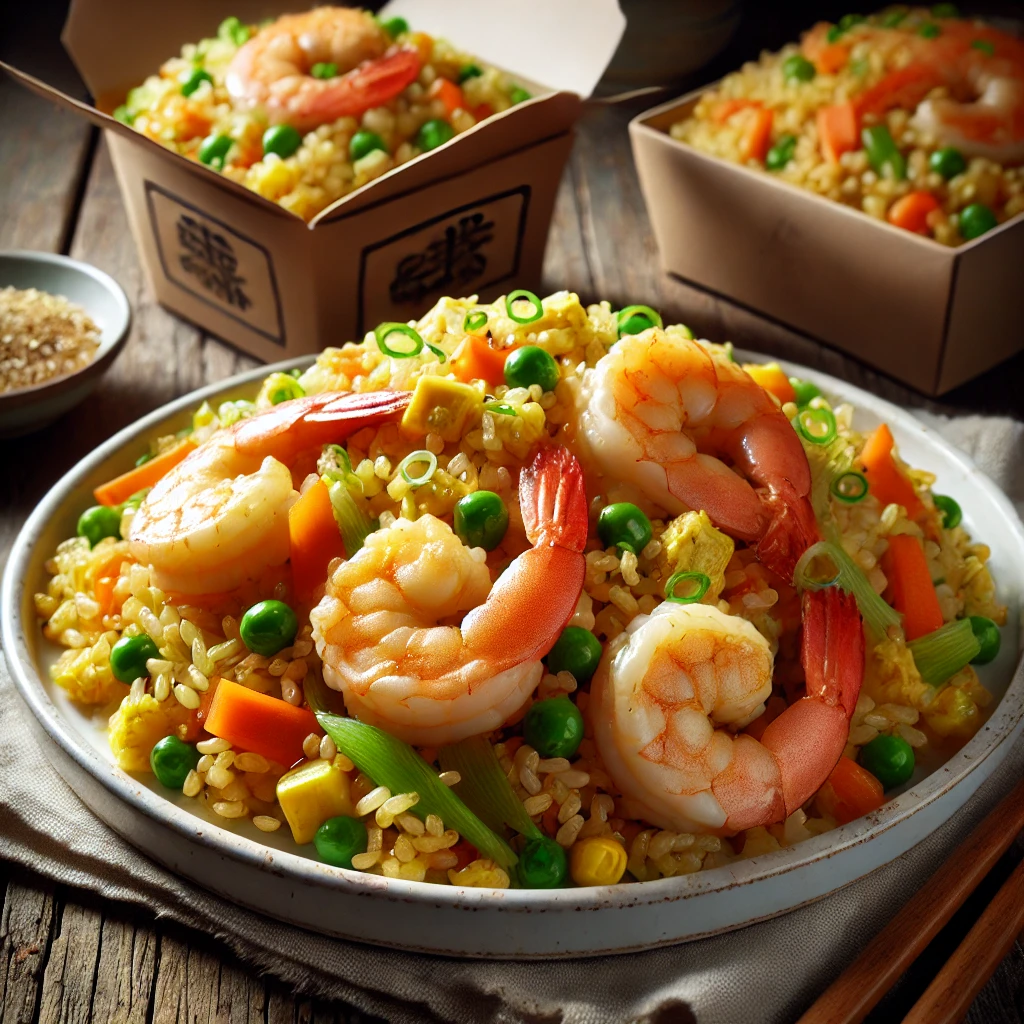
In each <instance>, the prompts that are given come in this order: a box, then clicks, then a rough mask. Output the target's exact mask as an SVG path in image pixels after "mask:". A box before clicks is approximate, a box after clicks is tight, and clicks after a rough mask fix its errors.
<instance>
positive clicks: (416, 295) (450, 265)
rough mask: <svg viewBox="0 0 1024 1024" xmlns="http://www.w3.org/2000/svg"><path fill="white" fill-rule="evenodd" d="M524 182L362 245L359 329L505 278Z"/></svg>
mask: <svg viewBox="0 0 1024 1024" xmlns="http://www.w3.org/2000/svg"><path fill="white" fill-rule="evenodd" d="M529 205H530V187H529V186H528V185H524V186H522V187H520V188H516V189H512V190H510V191H508V192H501V193H499V194H497V195H491V196H486V197H484V198H482V199H478V200H477V201H475V202H472V203H467V204H464V205H461V206H459V207H457V208H456V209H454V210H449V211H448V212H447V213H442V214H440V215H439V216H436V217H432V218H430V220H427V221H423V222H422V223H420V224H416V225H414V226H413V227H411V228H407V229H406V230H405V231H402V232H400V233H399V234H397V235H392V236H391V237H390V238H386V239H384V240H383V241H382V242H377V243H375V244H373V245H370V246H367V247H366V248H365V249H364V250H363V252H362V259H361V265H360V270H359V324H358V330H359V331H360V332H362V331H365V330H368V329H369V328H372V327H374V326H376V325H377V324H378V323H380V322H382V321H384V320H394V319H405V318H406V311H407V315H408V318H409V319H412V318H414V317H420V316H422V315H423V313H424V312H426V309H427V307H429V306H430V305H431V304H432V303H434V302H436V301H437V300H438V299H439V298H441V297H442V296H444V295H455V296H461V295H467V294H471V293H473V292H476V293H478V294H479V293H484V292H486V290H487V289H488V288H490V287H491V286H492V285H496V284H498V283H499V282H501V281H507V280H512V279H513V278H514V277H515V276H516V274H517V273H518V272H519V260H520V252H521V250H522V245H523V234H524V231H525V228H526V215H527V212H528V210H529Z"/></svg>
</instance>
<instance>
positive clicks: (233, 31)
mask: <svg viewBox="0 0 1024 1024" xmlns="http://www.w3.org/2000/svg"><path fill="white" fill-rule="evenodd" d="M217 35H218V36H219V37H220V38H221V39H226V40H227V41H228V42H229V43H234V44H235V46H241V45H242V44H243V43H247V42H248V41H249V36H250V35H252V33H251V32H250V31H249V26H248V25H243V24H242V22H241V21H240V20H239V19H238V18H236V17H235V16H234V15H231V17H230V18H225V19H224V20H223V21H222V22H221V23H220V25H219V26H218V28H217Z"/></svg>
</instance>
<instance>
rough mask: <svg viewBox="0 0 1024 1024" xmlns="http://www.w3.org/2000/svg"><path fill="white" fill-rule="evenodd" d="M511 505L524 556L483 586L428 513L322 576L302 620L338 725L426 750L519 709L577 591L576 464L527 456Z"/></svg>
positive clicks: (559, 453) (580, 510)
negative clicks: (348, 721) (337, 709)
mask: <svg viewBox="0 0 1024 1024" xmlns="http://www.w3.org/2000/svg"><path fill="white" fill-rule="evenodd" d="M519 502H520V507H521V510H522V515H523V524H524V526H525V529H526V536H527V539H528V540H529V541H530V543H531V545H532V547H529V548H527V550H526V551H524V552H523V553H522V554H520V555H519V556H518V557H516V558H515V559H513V561H512V562H511V564H510V565H509V566H508V568H507V569H505V571H504V572H502V574H501V575H500V576H499V577H498V579H497V580H496V581H495V582H494V584H493V586H492V585H491V579H490V574H489V572H488V569H487V566H486V564H485V562H484V552H483V550H482V549H480V548H475V549H471V548H467V547H466V546H465V545H464V544H463V543H462V541H461V540H459V538H458V537H457V536H456V535H455V534H454V532H453V531H452V529H451V527H450V526H448V525H447V524H446V523H444V522H443V521H442V520H440V519H437V518H435V517H434V516H432V515H423V516H421V517H420V518H419V519H416V520H415V521H410V520H405V519H399V520H396V522H395V523H394V525H392V526H390V527H387V528H385V529H381V530H378V531H376V532H375V533H372V534H370V535H369V536H368V537H367V538H366V543H365V546H364V547H363V548H362V549H361V550H360V551H359V552H358V553H357V554H356V555H355V557H354V558H352V559H350V560H349V561H347V562H342V563H341V564H340V565H339V566H338V567H337V568H336V569H335V570H334V572H333V573H332V574H331V576H330V578H329V580H328V582H327V592H326V594H325V596H324V597H323V599H322V600H321V602H320V603H319V604H318V605H317V606H316V607H315V608H314V609H313V611H312V612H311V613H310V621H311V622H312V623H313V639H314V641H315V642H316V647H317V651H318V653H319V654H320V657H321V658H322V660H323V673H324V681H325V682H326V683H327V684H328V685H329V686H331V687H332V688H333V689H335V690H340V691H341V692H342V694H343V695H344V698H345V705H346V707H347V708H348V711H349V713H350V714H351V715H354V716H355V717H357V718H360V719H362V720H363V721H364V722H369V723H371V724H373V725H378V726H380V727H381V728H383V729H386V730H387V731H388V732H389V733H391V734H392V735H394V736H397V737H399V738H400V739H403V740H405V741H406V742H407V743H414V744H429V745H431V746H433V745H435V744H445V743H455V742H457V741H459V740H461V739H465V738H466V737H467V736H476V735H480V734H481V733H486V732H490V731H491V730H492V729H496V728H498V727H499V726H501V725H502V724H503V723H504V722H505V721H507V719H508V718H509V717H510V716H511V715H512V714H513V713H514V712H516V711H517V710H519V709H520V708H521V707H522V706H523V704H525V703H526V701H527V700H528V699H529V697H530V695H531V694H532V693H533V691H534V689H536V687H537V684H538V683H539V682H540V678H541V674H542V671H543V668H542V665H541V662H540V659H541V658H542V657H543V656H544V655H545V654H547V652H548V651H549V650H550V649H551V647H552V646H553V645H554V643H555V641H556V640H557V639H558V637H559V634H560V633H561V631H562V629H563V627H564V626H565V624H566V623H567V622H568V621H569V619H570V618H571V617H572V615H573V612H574V611H575V609H576V604H577V602H578V600H579V596H580V592H581V591H582V589H583V580H584V575H585V559H584V557H583V548H584V546H585V544H586V540H587V525H588V524H587V502H586V494H585V492H584V486H583V473H582V470H581V469H580V466H579V463H578V462H577V461H576V458H575V457H574V456H573V455H572V454H571V453H570V452H569V451H568V450H567V449H565V448H556V447H543V448H540V449H539V450H538V451H537V452H536V454H535V455H534V456H533V457H532V459H531V461H530V462H529V463H528V464H527V465H526V466H525V467H524V468H523V470H522V472H521V474H520V478H519ZM462 613H466V614H465V617H464V618H462V621H461V624H459V625H454V624H451V623H452V621H453V620H457V619H458V617H459V616H460V615H462Z"/></svg>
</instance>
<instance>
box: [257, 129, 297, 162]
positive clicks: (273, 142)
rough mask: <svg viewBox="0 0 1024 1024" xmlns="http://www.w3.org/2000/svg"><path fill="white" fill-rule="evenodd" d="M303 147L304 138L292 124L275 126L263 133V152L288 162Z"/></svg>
mask: <svg viewBox="0 0 1024 1024" xmlns="http://www.w3.org/2000/svg"><path fill="white" fill-rule="evenodd" d="M301 145H302V136H301V135H300V134H299V133H298V130H297V129H295V128H293V127H292V126H291V125H290V124H275V125H274V126H273V127H272V128H268V129H267V130H266V131H265V132H264V133H263V152H264V153H276V154H277V155H278V156H279V157H280V158H281V159H282V160H286V159H287V158H288V157H290V156H291V155H292V153H294V152H295V150H297V149H298V148H299V146H301Z"/></svg>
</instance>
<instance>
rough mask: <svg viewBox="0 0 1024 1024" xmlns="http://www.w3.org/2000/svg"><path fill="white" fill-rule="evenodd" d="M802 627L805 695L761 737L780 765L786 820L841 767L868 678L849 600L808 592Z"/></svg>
mask: <svg viewBox="0 0 1024 1024" xmlns="http://www.w3.org/2000/svg"><path fill="white" fill-rule="evenodd" d="M803 627H804V632H803V647H802V651H801V657H802V661H803V666H804V675H805V677H806V680H807V695H806V696H805V697H803V698H802V699H801V700H798V701H797V702H796V703H795V704H791V705H790V706H789V707H788V708H787V709H786V710H785V711H784V712H783V713H782V714H781V715H780V716H779V717H778V718H776V719H775V721H773V722H772V723H771V724H769V726H768V727H767V728H766V729H765V731H764V735H763V736H762V737H761V743H762V745H763V746H765V747H767V749H768V750H770V751H771V752H772V753H773V754H774V755H775V759H776V761H777V762H778V765H779V771H780V773H781V776H782V792H783V796H784V798H785V802H786V814H787V815H790V814H792V813H793V812H794V811H795V810H796V809H797V808H798V807H800V806H801V805H802V804H804V803H806V802H807V800H809V799H810V798H811V797H812V796H813V795H814V793H816V792H817V790H818V788H819V787H820V786H821V783H822V780H823V779H825V778H827V777H828V774H829V773H830V772H831V771H832V769H833V768H834V767H835V766H836V764H837V763H838V762H839V758H840V757H841V756H842V753H843V750H844V749H845V747H846V743H847V739H848V738H849V732H850V718H851V716H852V715H853V711H854V708H855V707H856V706H857V698H858V696H859V695H860V687H861V681H862V680H863V677H864V629H863V626H862V623H861V617H860V612H859V611H858V610H857V602H856V601H855V600H854V598H853V597H852V596H851V595H849V594H846V593H844V592H843V591H841V590H838V589H837V588H834V587H830V588H828V589H826V590H819V591H815V592H813V593H805V594H804V599H803Z"/></svg>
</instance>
